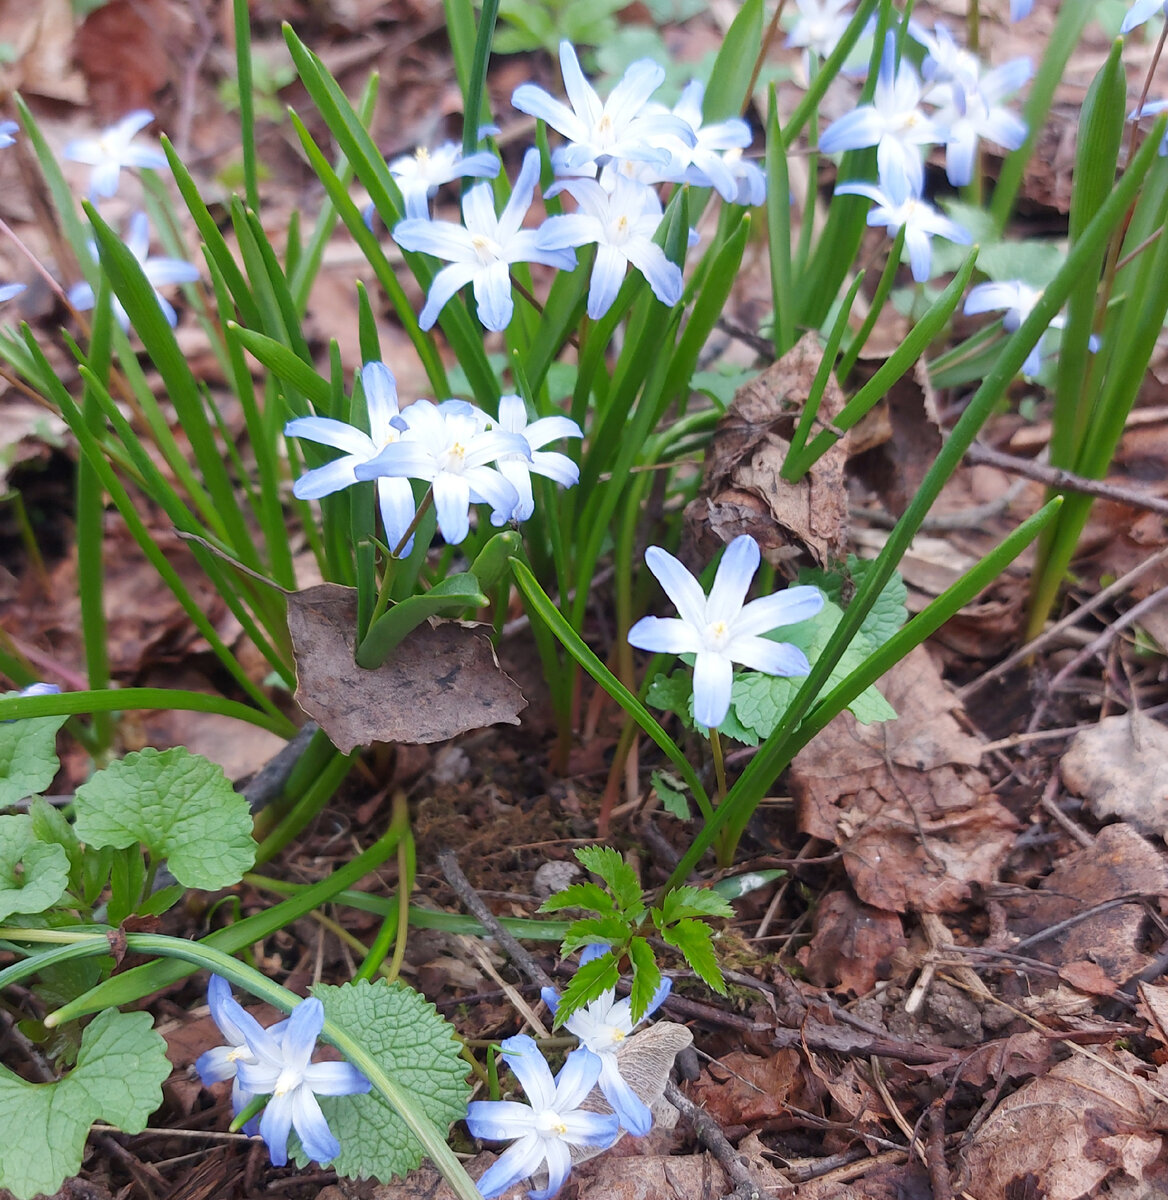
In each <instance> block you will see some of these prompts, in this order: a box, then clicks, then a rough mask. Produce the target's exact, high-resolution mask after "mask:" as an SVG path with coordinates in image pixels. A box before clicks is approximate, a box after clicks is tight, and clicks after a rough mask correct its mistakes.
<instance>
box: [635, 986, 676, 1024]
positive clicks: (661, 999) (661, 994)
mask: <svg viewBox="0 0 1168 1200" xmlns="http://www.w3.org/2000/svg"><path fill="white" fill-rule="evenodd" d="M672 990H673V980H672V979H670V978H669V976H668V975H667V976H666V977H665V978H664V979H662V980H661V982H660V983H659V984H658V985H657V990H656V991H655V992H654V993H653V996H652V998H651V999H650V1001H649V1007H648V1008H647V1009H645V1016H644V1017H642V1018H641V1020H642V1021H643V1020H644V1019H645V1017H651V1016H652V1015H653V1014H654V1013H655V1012H656V1011H657V1010H658V1009H659V1008H660V1007H661V1005H662V1004H664V1003H665V1001H666V1000H667V999H668V998H669V993H670V992H671V991H672Z"/></svg>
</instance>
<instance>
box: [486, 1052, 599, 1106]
mask: <svg viewBox="0 0 1168 1200" xmlns="http://www.w3.org/2000/svg"><path fill="white" fill-rule="evenodd" d="M499 1044H500V1046H501V1047H502V1050H503V1059H504V1061H505V1062H506V1063H507V1065H508V1066H509V1067H510V1068H511V1072H512V1074H513V1075H514V1076H515V1078H516V1079H518V1080H519V1085H520V1087H522V1088H523V1091H524V1092H525V1093H526V1095H527V1098H528V1099H529V1100H530V1101H531V1107H532V1108H533V1109H535V1111H536V1112H542V1111H543V1110H544V1109H548V1108H551V1107H552V1105H553V1104H554V1103H555V1100H556V1085H555V1082H554V1081H553V1079H552V1073H551V1071H550V1070H549V1069H548V1065H547V1062H546V1061H545V1059H544V1056H543V1055H542V1054H541V1053H540V1051H539V1047H538V1046H537V1045H536V1044H535V1042H534V1040H533V1039H532V1038H529V1037H528V1036H527V1034H525V1033H517V1034H516V1035H515V1036H514V1037H509V1038H507V1039H505V1040H504V1041H502V1042H500V1043H499ZM597 1071H598V1072H599V1067H598V1068H597ZM592 1082H593V1083H595V1082H596V1080H595V1079H593V1081H592ZM589 1087H591V1084H590V1085H589ZM585 1095H587V1092H586V1093H585ZM580 1098H581V1099H583V1098H584V1097H583V1096H581V1097H580Z"/></svg>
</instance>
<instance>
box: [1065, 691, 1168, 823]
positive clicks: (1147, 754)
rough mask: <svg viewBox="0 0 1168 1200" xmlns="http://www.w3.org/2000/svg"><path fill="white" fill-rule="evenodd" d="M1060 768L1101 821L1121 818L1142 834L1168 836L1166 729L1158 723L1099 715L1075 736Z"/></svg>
mask: <svg viewBox="0 0 1168 1200" xmlns="http://www.w3.org/2000/svg"><path fill="white" fill-rule="evenodd" d="M1061 770H1062V777H1063V783H1065V784H1066V785H1067V787H1068V788H1069V789H1070V790H1071V791H1072V792H1074V793H1075V795H1077V796H1082V797H1083V799H1084V800H1085V801H1086V803H1087V807H1088V808H1089V809H1090V810H1091V812H1092V813H1094V815H1095V816H1097V817H1098V818H1100V820H1103V819H1104V818H1106V817H1122V818H1123V819H1124V820H1125V821H1126V822H1127V823H1128V824H1129V825H1132V826H1134V827H1135V828H1136V829H1138V830H1139V831H1140V832H1141V833H1158V834H1160V835H1161V836H1163V835H1164V834H1165V833H1166V832H1168V729H1165V728H1164V726H1163V725H1161V724H1160V722H1159V721H1155V720H1153V719H1152V718H1150V717H1144V716H1141V715H1140V714H1138V713H1125V714H1124V715H1122V716H1118V717H1104V719H1103V720H1102V721H1100V722H1099V723H1098V724H1097V725H1091V726H1089V727H1088V728H1087V729H1081V730H1079V732H1078V733H1076V734H1075V736H1074V737H1073V738H1072V739H1071V744H1070V746H1068V747H1067V751H1066V753H1065V754H1064V755H1063V759H1062V763H1061Z"/></svg>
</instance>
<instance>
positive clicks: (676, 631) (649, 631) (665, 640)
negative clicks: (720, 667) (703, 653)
mask: <svg viewBox="0 0 1168 1200" xmlns="http://www.w3.org/2000/svg"><path fill="white" fill-rule="evenodd" d="M628 642H629V645H630V646H636V648H637V649H638V650H648V651H649V652H650V653H651V654H697V653H698V651H699V650H701V648H702V646H703V645H704V644H705V643H704V642H703V641H702V639H701V635H700V633H699V632H698V630H697V629H696V628H695V627H694V626H693V625H691V624H690V623H689V622H688V621H681V620H678V618H677V617H642V618H641V619H640V620H639V621H638V622H637V623H636V624H635V625H634V626H633V627H632V629H630V630H629V635H628Z"/></svg>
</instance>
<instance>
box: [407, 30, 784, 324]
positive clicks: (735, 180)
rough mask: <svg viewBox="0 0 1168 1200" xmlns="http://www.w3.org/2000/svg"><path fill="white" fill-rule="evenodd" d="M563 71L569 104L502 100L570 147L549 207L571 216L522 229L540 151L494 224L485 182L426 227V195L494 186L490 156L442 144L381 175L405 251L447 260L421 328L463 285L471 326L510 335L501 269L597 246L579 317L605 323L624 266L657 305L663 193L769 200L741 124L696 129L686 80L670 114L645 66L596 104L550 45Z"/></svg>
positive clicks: (563, 259) (692, 89)
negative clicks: (563, 205) (460, 184)
mask: <svg viewBox="0 0 1168 1200" xmlns="http://www.w3.org/2000/svg"><path fill="white" fill-rule="evenodd" d="M560 67H561V70H562V72H563V78H564V90H565V92H566V94H567V97H568V101H569V103H567V104H565V103H564V102H563V101H561V100H557V99H556V98H555V97H553V96H551V95H549V94H548V93H547V92H546V91H544V89H543V88H540V87H537V86H536V85H535V84H530V83H525V84H522V85H521V86H520V87H518V88H516V90H515V93H514V95H513V96H512V98H511V102H512V104H513V105H514V106H515V107H516V108H517V109H519V111H520V112H525V113H528V114H530V115H531V116H534V117H539V118H540V119H541V120H543V121H545V122H546V123H547V124H548V125H549V126H550V127H551V128H552V129H554V130H556V131H557V132H558V133H560V134H562V135H563V137H564V138H565V139H567V140H566V144H564V145H562V146H560V147H558V148H557V149H556V150H555V152H554V153H553V154H552V160H551V161H552V167H553V168H554V170H555V172H556V175H557V176H558V179H557V182H556V183H555V184H553V185H552V187H551V188H549V189H548V190H547V192H546V193H545V196H546V197H549V198H550V197H551V196H555V195H560V194H563V193H566V194H567V195H569V196H571V197H572V199H573V200H574V201H575V203H576V206H577V210H576V211H575V212H572V213H565V214H559V215H556V216H551V217H548V218H546V219H545V220H544V221H543V223H542V224H540V225H539V226H538V228H525V227H524V222H525V220H526V217H527V214H528V210H529V209H530V207H531V202H532V195H533V191H534V189H535V188H536V186H537V184H538V182H539V171H540V163H539V152H538V151H537V150H535V149H531V150H528V151H527V153H526V154H525V155H524V158H523V165H522V167H521V168H520V171H519V174H518V176H517V177H516V179H515V182H514V185H513V186H512V188H511V194H510V199H509V200H508V201H507V204H506V206H505V207H504V209H503V212H502V213H501V214H497V213H496V211H495V203H494V199H493V193H492V188H491V185H490V184H488V183H480V184H477V185H476V186H474V187H472V188H470V189H469V190H468V191H467V193H466V195H465V196H464V197H463V201H462V224H456V223H454V222H452V221H442V220H434V219H432V218H431V216H430V213H429V199H430V197H431V196H433V195H434V194H435V192H436V191H437V189H438V187H439V186H440V185H441V184H443V183H447V182H450V181H452V180H453V179H457V178H459V177H464V176H465V177H473V178H482V177H493V176H494V175H496V174H497V173H498V170H499V164H498V162H497V160H495V159H494V157H493V156H492V155H491V154H490V153H489V152H487V151H480V152H477V153H475V154H472V155H468V156H466V157H463V156H462V154H461V152H460V151H459V149H458V147H456V146H455V145H454V144H453V143H446V144H444V145H442V146H439V147H438V148H437V149H435V150H433V151H427V150H420V151H418V152H417V154H415V155H412V156H407V157H405V158H398V159H395V160H393V161H392V162H391V163H390V164H389V167H390V172H391V173H392V175H393V176H394V178H395V180H396V181H397V183H398V185H399V187H400V188H401V191H402V196H403V200H404V204H405V212H406V218H405V220H403V221H399V222H398V223H397V224H396V225H394V227H393V231H392V232H393V237H394V240H395V241H396V242H397V243H398V245H400V246H401V247H402V248H403V249H405V250H411V251H418V252H421V253H425V254H429V255H432V256H433V257H435V258H438V259H443V260H445V261H446V262H447V263H448V264H449V265H448V266H446V267H443V268H442V270H440V271H439V272H438V274H437V275H436V276H435V278H434V281H433V283H432V284H431V287H430V292H429V295H428V297H427V300H426V305H425V307H424V308H423V309H422V312H421V314H420V316H419V324H420V325H421V327H422V328H423V329H429V328H430V327H431V326H432V325H433V324H434V323H435V321H437V319H438V315H439V313H440V312H441V311H442V309H443V307H444V306H445V305H446V303H447V302H448V301H449V300H450V299H451V297H452V296H454V295H455V294H456V293H457V292H459V291H460V290H461V289H462V288H464V287H466V286H467V284H470V285H471V286H472V287H473V288H474V295H475V302H476V305H477V307H478V314H479V320H480V321H481V322H482V323H483V325H484V327H485V328H487V329H489V330H492V331H494V332H500V331H502V330H504V329H506V328H507V326H508V325H509V324H510V322H511V317H512V315H513V312H514V302H513V299H512V288H511V277H510V268H511V266H512V265H513V264H515V263H539V264H542V265H543V266H547V267H553V268H556V269H559V270H564V271H570V270H573V269H574V268H575V266H576V253H575V252H576V250H578V249H579V248H581V247H583V246H588V245H595V247H596V257H595V262H594V264H593V267H592V276H591V280H590V284H589V291H588V315H589V316H590V317H591V318H593V319H594V320H595V319H597V318H599V317H602V316H603V315H604V314H605V313H606V312H607V311H608V310H609V308H610V307H611V306H612V302H613V300H614V299H615V298H616V294H617V291H618V290H619V288H620V285H621V283H622V281H623V280H624V276H625V273H626V271H627V270H628V269H629V267H630V265H631V266H632V267H633V268H634V269H635V270H637V271H640V272H641V274H642V275H643V276H644V277H645V279H646V280H647V281H648V283H649V286H650V287H651V288H652V289H653V293H654V295H655V296H656V297H657V298H658V299H659V300H660V301H661V302H662V303H663V304H669V305H672V304H676V303H677V302H678V300H680V299H681V293H682V276H681V270H680V268H679V267H678V266H677V265H676V264H675V263H672V262H670V261H669V259H668V258H666V256H665V252H664V251H663V250H662V249H661V247H660V246H658V245H656V243H655V242H654V241H653V237H654V235H655V234H656V232H657V229H658V227H659V225H660V223H661V218H662V211H663V210H662V206H661V198H660V196H659V195H658V193H657V192H656V191H655V190H654V185H655V184H660V183H690V184H694V185H697V186H700V187H710V188H713V189H715V190H716V191H717V192H718V193H719V194H720V195H721V196H722V198H723V199H724V200H726V201H728V202H734V203H739V204H751V205H757V204H761V203H763V201H764V200H765V199H766V178H765V176H764V175H763V173H762V171H761V169H760V168H759V167H758V165H757V164H755V163H753V162H750V161H749V160H747V159H745V158H744V157H743V154H742V152H743V150H744V149H746V148H747V147H748V146H749V145H750V142H751V133H750V127H749V126H748V125H747V124H746V122H745V121H742V120H740V119H738V118H733V119H731V120H727V121H718V122H714V123H712V124H705V123H704V122H703V118H702V111H701V109H702V100H703V96H704V85H702V84H701V83H699V82H697V81H695V82H693V83H691V84H690V85H689V86H688V87H687V88H686V89H685V91H684V92H683V93H682V96H681V99H680V101H679V102H678V103H677V105H675V106H674V108H672V109H668V108H666V107H665V106H664V105H661V104H657V103H654V102H653V101H652V99H651V97H652V95H653V93H654V92H655V91H656V90H657V88H658V87H660V85H661V83H662V82H663V80H664V79H665V71H664V69H663V68H662V67H661V66H659V65H658V64H657V63H654V62H652V61H650V60H648V59H643V60H641V61H639V62H635V63H633V64H632V66H630V67H629V68H628V70H627V71H626V72H625V74H624V77H623V78H622V79H621V80H620V82H619V83H618V84H617V85H616V86H615V87H614V88H613V90H612V92H611V93H610V95H609V97H608V99H607V100H604V101H601V99H600V97H599V96H598V95H597V93H596V91H595V89H594V88H593V87H592V85H591V84H590V83H589V82H588V80H587V79H585V77H584V74H583V72H582V71H581V70H580V64H579V61H578V60H577V58H576V52H575V50H574V49H573V48H572V46H571V45H570V44H569V43H568V42H562V43H561V44H560Z"/></svg>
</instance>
